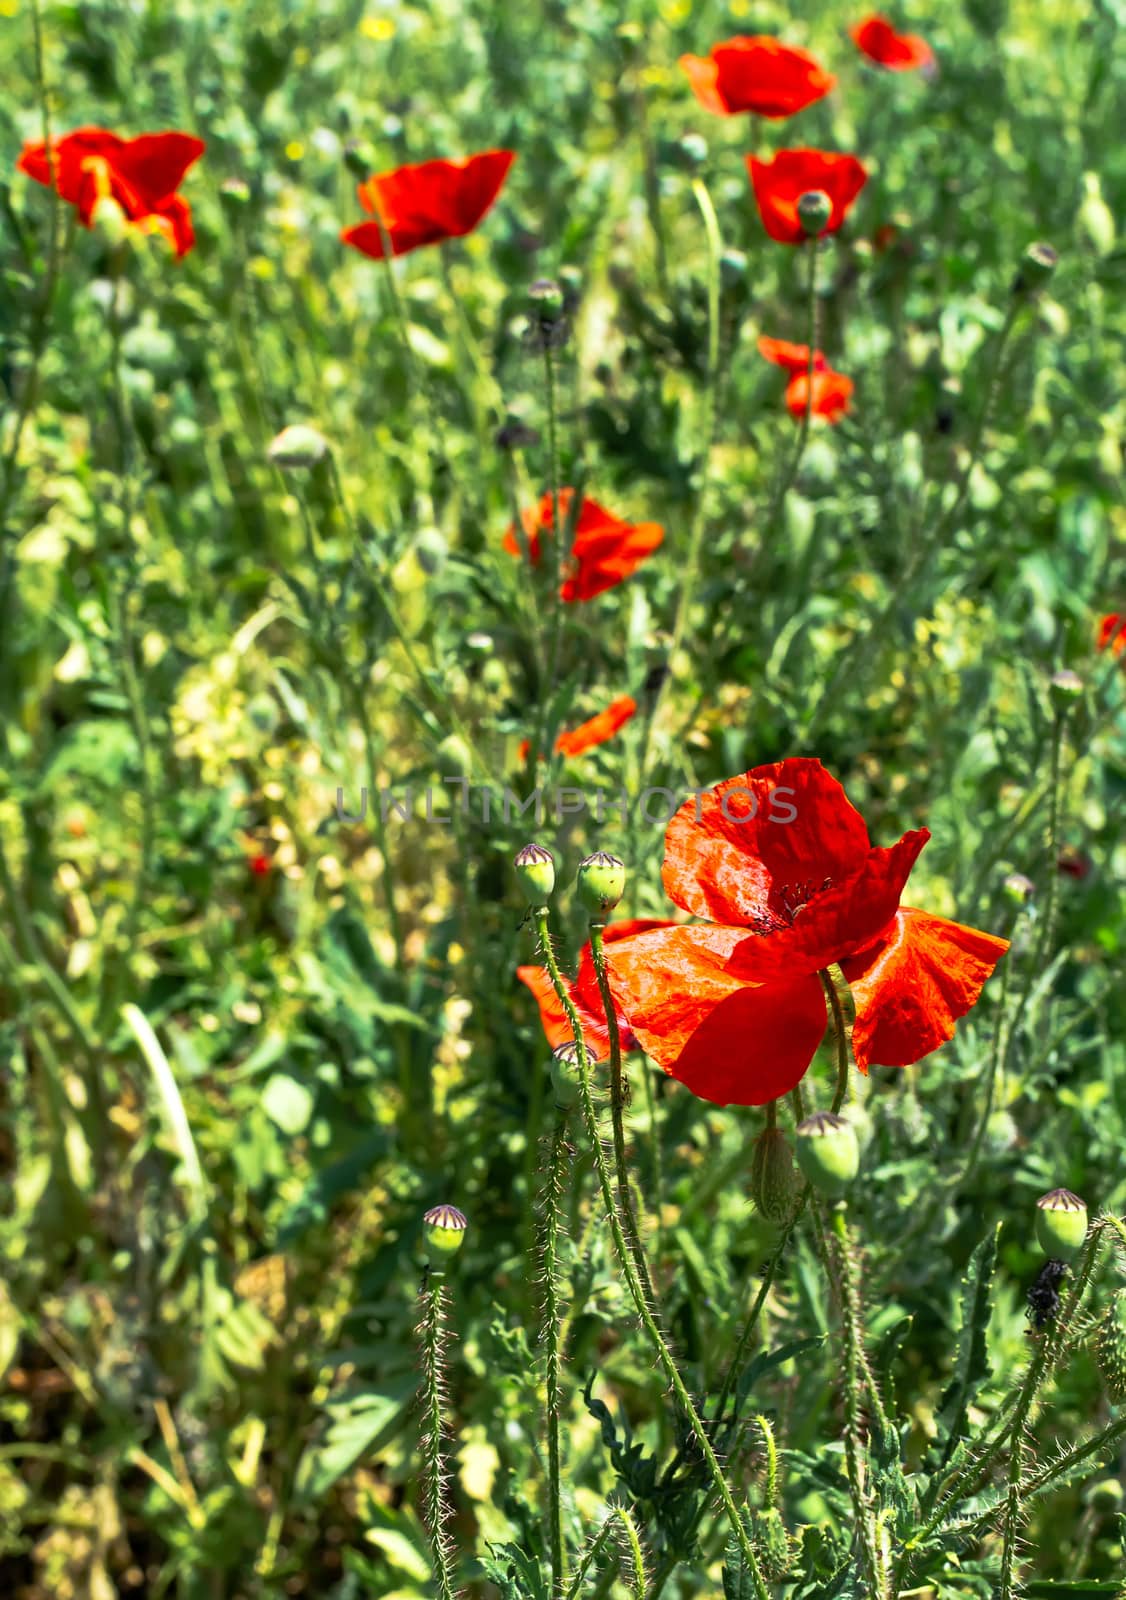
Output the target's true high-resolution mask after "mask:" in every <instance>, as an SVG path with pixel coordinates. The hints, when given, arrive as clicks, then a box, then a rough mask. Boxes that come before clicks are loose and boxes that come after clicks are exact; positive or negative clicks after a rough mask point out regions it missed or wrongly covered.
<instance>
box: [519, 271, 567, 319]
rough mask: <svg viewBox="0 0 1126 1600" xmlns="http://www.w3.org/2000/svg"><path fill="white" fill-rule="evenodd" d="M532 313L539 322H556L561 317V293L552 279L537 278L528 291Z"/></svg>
mask: <svg viewBox="0 0 1126 1600" xmlns="http://www.w3.org/2000/svg"><path fill="white" fill-rule="evenodd" d="M528 299H529V300H530V301H531V302H532V313H533V315H534V316H536V317H538V318H539V320H540V321H541V322H556V321H557V320H558V319H559V318H560V317H561V316H562V315H563V291H562V289H561V288H560V287H559V285H558V284H557V283H556V282H555V281H554V279H552V278H537V279H536V281H535V283H533V284H532V286H531V288H530V289H529V290H528Z"/></svg>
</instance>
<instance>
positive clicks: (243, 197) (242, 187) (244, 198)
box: [219, 178, 250, 211]
mask: <svg viewBox="0 0 1126 1600" xmlns="http://www.w3.org/2000/svg"><path fill="white" fill-rule="evenodd" d="M219 199H220V201H221V202H222V204H223V205H224V206H227V207H228V208H229V209H230V210H232V211H235V210H237V209H238V208H239V207H240V206H244V205H246V204H247V203H248V202H249V200H250V185H249V184H248V183H247V182H246V181H245V179H243V178H224V179H223V181H222V183H221V184H220V185H219Z"/></svg>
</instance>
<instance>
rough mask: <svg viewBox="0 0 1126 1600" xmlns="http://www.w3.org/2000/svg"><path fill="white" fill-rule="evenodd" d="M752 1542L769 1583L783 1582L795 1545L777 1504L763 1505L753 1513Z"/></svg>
mask: <svg viewBox="0 0 1126 1600" xmlns="http://www.w3.org/2000/svg"><path fill="white" fill-rule="evenodd" d="M751 1543H752V1545H753V1546H754V1551H755V1554H756V1555H757V1556H758V1558H759V1561H760V1563H761V1565H762V1571H763V1576H764V1577H765V1578H766V1581H767V1582H768V1583H781V1582H782V1580H783V1579H784V1578H785V1576H786V1574H787V1572H789V1570H790V1564H791V1562H792V1560H793V1555H794V1546H793V1545H792V1544H791V1542H790V1536H789V1534H788V1533H787V1532H786V1524H785V1523H784V1522H783V1521H782V1513H781V1512H780V1511H779V1510H778V1508H777V1506H762V1507H760V1508H759V1509H757V1510H755V1511H752V1513H751Z"/></svg>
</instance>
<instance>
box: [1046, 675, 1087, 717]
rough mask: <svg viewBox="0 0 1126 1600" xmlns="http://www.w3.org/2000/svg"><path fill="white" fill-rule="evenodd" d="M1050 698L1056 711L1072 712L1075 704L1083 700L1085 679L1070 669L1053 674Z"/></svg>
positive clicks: (1049, 686)
mask: <svg viewBox="0 0 1126 1600" xmlns="http://www.w3.org/2000/svg"><path fill="white" fill-rule="evenodd" d="M1048 697H1049V699H1050V700H1051V702H1052V706H1053V708H1054V709H1055V710H1056V711H1058V712H1065V711H1070V710H1071V708H1072V706H1073V705H1074V704H1075V702H1076V701H1077V700H1081V699H1082V698H1083V679H1082V678H1081V677H1080V676H1079V674H1078V673H1077V672H1072V670H1071V668H1070V667H1064V668H1063V669H1062V671H1060V672H1055V673H1053V674H1052V679H1051V682H1050V683H1049V684H1048Z"/></svg>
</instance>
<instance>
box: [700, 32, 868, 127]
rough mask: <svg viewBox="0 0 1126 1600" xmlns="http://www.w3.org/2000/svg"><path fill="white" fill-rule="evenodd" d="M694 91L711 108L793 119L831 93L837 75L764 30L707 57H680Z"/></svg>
mask: <svg viewBox="0 0 1126 1600" xmlns="http://www.w3.org/2000/svg"><path fill="white" fill-rule="evenodd" d="M680 65H681V66H682V67H683V68H684V70H685V72H686V73H687V74H688V81H689V83H690V84H691V85H692V92H693V94H694V95H695V96H696V98H697V100H698V101H699V102H700V104H701V105H702V106H703V107H704V109H705V110H706V111H715V112H717V113H718V114H719V115H720V116H724V117H731V116H735V115H736V114H737V113H738V112H740V111H751V112H754V113H755V115H756V116H759V117H771V118H779V117H792V116H793V115H794V113H795V112H796V111H804V110H805V108H806V106H811V105H812V104H813V102H814V101H815V100H820V99H821V97H822V96H823V95H827V94H828V93H829V90H830V89H831V88H832V87H833V85H834V84H835V83H836V81H837V80H836V78H834V77H831V76H830V74H829V73H827V72H824V71H822V69H821V67H820V66H819V65H818V63H817V62H816V61H815V60H814V59H813V57H812V56H811V55H808V54H807V53H806V51H804V50H795V49H793V48H791V47H790V46H789V45H784V44H783V43H782V42H781V40H779V39H771V38H768V37H764V36H763V35H761V34H756V35H754V36H753V37H750V38H748V37H746V36H741V37H740V38H737V39H728V41H727V43H726V44H717V45H716V46H715V48H714V49H713V51H712V53H711V55H708V56H681V58H680Z"/></svg>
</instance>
